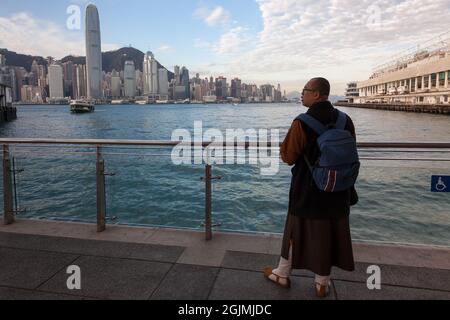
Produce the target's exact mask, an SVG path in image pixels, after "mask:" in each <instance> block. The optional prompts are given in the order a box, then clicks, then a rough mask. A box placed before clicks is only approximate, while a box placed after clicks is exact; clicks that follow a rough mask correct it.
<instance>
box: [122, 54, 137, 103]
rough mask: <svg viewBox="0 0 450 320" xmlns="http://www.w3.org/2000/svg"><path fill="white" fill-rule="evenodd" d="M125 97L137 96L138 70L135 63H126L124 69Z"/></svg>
mask: <svg viewBox="0 0 450 320" xmlns="http://www.w3.org/2000/svg"><path fill="white" fill-rule="evenodd" d="M123 73H124V96H125V97H129V98H132V97H134V96H136V70H135V67H134V62H133V61H126V62H125V68H124V71H123Z"/></svg>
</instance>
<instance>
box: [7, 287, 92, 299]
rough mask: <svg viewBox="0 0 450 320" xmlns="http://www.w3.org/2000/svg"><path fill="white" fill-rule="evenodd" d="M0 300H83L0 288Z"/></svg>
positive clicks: (39, 292)
mask: <svg viewBox="0 0 450 320" xmlns="http://www.w3.org/2000/svg"><path fill="white" fill-rule="evenodd" d="M0 300H84V298H82V297H76V296H69V295H65V294H56V293H47V292H41V291H36V290H25V289H17V288H6V287H0Z"/></svg>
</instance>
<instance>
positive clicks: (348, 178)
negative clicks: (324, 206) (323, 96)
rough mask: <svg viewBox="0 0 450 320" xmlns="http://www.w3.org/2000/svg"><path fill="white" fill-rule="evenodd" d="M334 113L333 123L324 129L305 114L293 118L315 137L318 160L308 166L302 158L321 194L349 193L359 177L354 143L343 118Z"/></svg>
mask: <svg viewBox="0 0 450 320" xmlns="http://www.w3.org/2000/svg"><path fill="white" fill-rule="evenodd" d="M338 112H339V116H338V119H337V121H336V123H335V124H329V125H327V126H324V125H323V124H322V123H321V122H320V121H318V120H316V119H315V118H313V117H311V116H310V115H308V114H306V113H305V114H301V115H300V116H298V117H297V120H302V121H303V122H304V123H306V124H307V125H308V126H309V127H310V128H311V129H312V130H314V131H315V132H316V133H317V135H318V136H319V137H318V138H317V144H318V146H319V149H320V156H319V159H318V160H317V162H316V163H315V164H314V165H311V164H310V162H309V161H308V159H307V158H306V156H304V158H305V161H306V164H307V165H308V167H309V170H310V171H311V174H312V177H313V180H314V182H315V183H316V185H317V187H318V188H319V189H320V190H322V191H325V192H338V191H344V190H348V189H350V188H351V187H352V186H354V184H355V183H356V179H357V178H358V174H359V167H360V162H359V157H358V150H357V148H356V139H355V138H354V137H353V136H352V135H351V133H350V132H349V131H348V130H345V126H346V124H347V115H346V114H345V113H343V112H341V111H339V110H338Z"/></svg>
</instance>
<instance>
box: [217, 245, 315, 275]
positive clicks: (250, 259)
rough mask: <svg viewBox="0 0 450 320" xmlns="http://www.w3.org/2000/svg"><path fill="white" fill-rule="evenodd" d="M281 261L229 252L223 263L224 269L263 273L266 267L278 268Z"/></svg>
mask: <svg viewBox="0 0 450 320" xmlns="http://www.w3.org/2000/svg"><path fill="white" fill-rule="evenodd" d="M279 260H280V256H279V255H272V254H261V253H248V252H239V251H227V252H226V254H225V257H224V259H223V262H222V267H223V268H228V269H241V270H249V271H256V272H262V270H263V269H264V268H265V267H273V268H276V267H277V266H278V262H279ZM292 274H293V275H294V276H305V277H312V276H314V274H313V273H312V272H309V271H307V270H293V271H292Z"/></svg>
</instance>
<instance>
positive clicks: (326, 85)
mask: <svg viewBox="0 0 450 320" xmlns="http://www.w3.org/2000/svg"><path fill="white" fill-rule="evenodd" d="M310 81H311V82H312V84H313V86H314V88H315V89H316V90H317V91H318V92H319V93H320V96H321V97H323V98H328V96H329V95H330V82H328V80H327V79H325V78H312V79H311V80H310Z"/></svg>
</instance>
